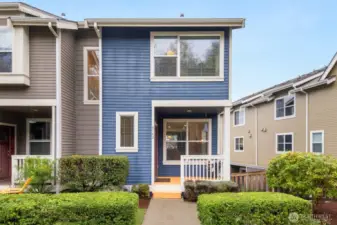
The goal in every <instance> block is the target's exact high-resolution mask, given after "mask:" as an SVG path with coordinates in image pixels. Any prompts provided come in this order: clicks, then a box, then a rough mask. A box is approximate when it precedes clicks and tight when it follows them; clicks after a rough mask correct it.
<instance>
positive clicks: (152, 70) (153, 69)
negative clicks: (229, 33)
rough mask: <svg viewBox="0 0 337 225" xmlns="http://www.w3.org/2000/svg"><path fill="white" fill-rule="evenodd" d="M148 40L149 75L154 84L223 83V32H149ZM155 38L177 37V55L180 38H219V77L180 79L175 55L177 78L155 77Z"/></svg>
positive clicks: (178, 61)
mask: <svg viewBox="0 0 337 225" xmlns="http://www.w3.org/2000/svg"><path fill="white" fill-rule="evenodd" d="M150 36H151V38H150V48H151V49H150V67H151V75H150V80H151V81H156V82H158V81H159V82H172V81H201V82H205V81H224V52H225V41H224V32H223V31H193V32H151V35H150ZM155 36H177V37H178V43H177V53H179V51H180V43H179V37H180V36H210V37H212V36H213V37H214V36H219V37H220V59H219V62H220V65H219V73H220V74H219V76H208V77H199V76H198V77H180V56H179V54H177V56H176V57H177V76H175V77H156V76H155V68H154V66H155V65H154V37H155Z"/></svg>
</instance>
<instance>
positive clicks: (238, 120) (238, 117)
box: [234, 108, 246, 126]
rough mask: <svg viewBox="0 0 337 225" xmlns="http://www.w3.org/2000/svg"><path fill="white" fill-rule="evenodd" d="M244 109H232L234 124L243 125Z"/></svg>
mask: <svg viewBox="0 0 337 225" xmlns="http://www.w3.org/2000/svg"><path fill="white" fill-rule="evenodd" d="M245 116H246V111H245V109H244V108H242V109H239V110H236V111H234V126H243V125H245Z"/></svg>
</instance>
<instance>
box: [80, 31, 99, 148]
mask: <svg viewBox="0 0 337 225" xmlns="http://www.w3.org/2000/svg"><path fill="white" fill-rule="evenodd" d="M98 45H99V43H98V38H97V35H96V33H95V32H94V30H87V29H86V30H79V31H78V32H77V34H76V48H75V51H76V52H75V53H76V62H75V64H76V73H75V75H76V81H75V107H76V116H75V118H76V154H81V155H97V154H98V131H99V121H98V120H99V105H98V104H97V105H86V104H84V103H83V100H84V99H83V98H84V97H83V87H84V85H83V82H84V81H83V73H84V71H83V47H96V46H97V47H98Z"/></svg>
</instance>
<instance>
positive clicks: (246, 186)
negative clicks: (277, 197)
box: [231, 171, 268, 191]
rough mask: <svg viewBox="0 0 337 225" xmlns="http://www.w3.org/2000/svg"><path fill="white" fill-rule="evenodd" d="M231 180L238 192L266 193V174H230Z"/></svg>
mask: <svg viewBox="0 0 337 225" xmlns="http://www.w3.org/2000/svg"><path fill="white" fill-rule="evenodd" d="M231 180H232V181H233V182H235V183H237V184H238V185H239V188H240V191H268V186H267V179H266V172H265V171H262V172H248V173H232V174H231Z"/></svg>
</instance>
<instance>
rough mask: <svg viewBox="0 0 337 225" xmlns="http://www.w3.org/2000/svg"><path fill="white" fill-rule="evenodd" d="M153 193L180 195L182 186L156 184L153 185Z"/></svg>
mask: <svg viewBox="0 0 337 225" xmlns="http://www.w3.org/2000/svg"><path fill="white" fill-rule="evenodd" d="M151 191H152V192H167V193H178V192H181V186H180V184H179V185H178V184H154V185H151Z"/></svg>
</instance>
